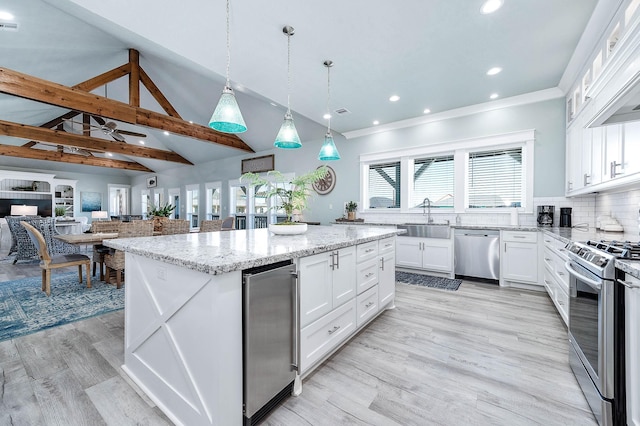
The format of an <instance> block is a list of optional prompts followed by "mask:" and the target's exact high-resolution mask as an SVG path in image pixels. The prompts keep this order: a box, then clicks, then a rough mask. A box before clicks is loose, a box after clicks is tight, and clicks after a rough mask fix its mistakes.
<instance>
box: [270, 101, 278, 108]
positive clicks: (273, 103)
mask: <svg viewBox="0 0 640 426" xmlns="http://www.w3.org/2000/svg"><path fill="white" fill-rule="evenodd" d="M269 103H270V104H271V106H274V107H277V106H278V104H277V103H275V102H269Z"/></svg>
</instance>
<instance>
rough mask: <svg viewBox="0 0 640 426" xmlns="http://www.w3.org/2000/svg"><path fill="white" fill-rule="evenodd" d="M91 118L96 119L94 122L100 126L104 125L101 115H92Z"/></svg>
mask: <svg viewBox="0 0 640 426" xmlns="http://www.w3.org/2000/svg"><path fill="white" fill-rule="evenodd" d="M91 118H93V119H94V120H95V121H96V123H98V124H99V125H101V126H104V124H105V123H106V121H104V119H103V118H102V117H99V116H97V115H92V116H91Z"/></svg>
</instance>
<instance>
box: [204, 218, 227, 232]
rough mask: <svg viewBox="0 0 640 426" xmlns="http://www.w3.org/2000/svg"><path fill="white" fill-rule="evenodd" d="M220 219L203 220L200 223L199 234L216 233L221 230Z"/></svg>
mask: <svg viewBox="0 0 640 426" xmlns="http://www.w3.org/2000/svg"><path fill="white" fill-rule="evenodd" d="M222 222H224V221H223V220H222V219H219V220H203V221H202V222H200V232H216V231H220V230H222Z"/></svg>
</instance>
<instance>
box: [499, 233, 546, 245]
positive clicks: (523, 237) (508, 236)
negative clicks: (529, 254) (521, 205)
mask: <svg viewBox="0 0 640 426" xmlns="http://www.w3.org/2000/svg"><path fill="white" fill-rule="evenodd" d="M502 240H503V241H512V242H516V243H536V242H538V233H537V232H525V231H522V232H519V231H502Z"/></svg>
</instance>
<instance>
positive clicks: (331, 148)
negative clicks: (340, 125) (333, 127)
mask: <svg viewBox="0 0 640 426" xmlns="http://www.w3.org/2000/svg"><path fill="white" fill-rule="evenodd" d="M339 159H340V153H339V152H338V148H336V144H335V143H334V142H333V136H332V135H331V132H327V134H326V135H324V143H323V144H322V148H320V153H318V160H320V161H332V160H339Z"/></svg>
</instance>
